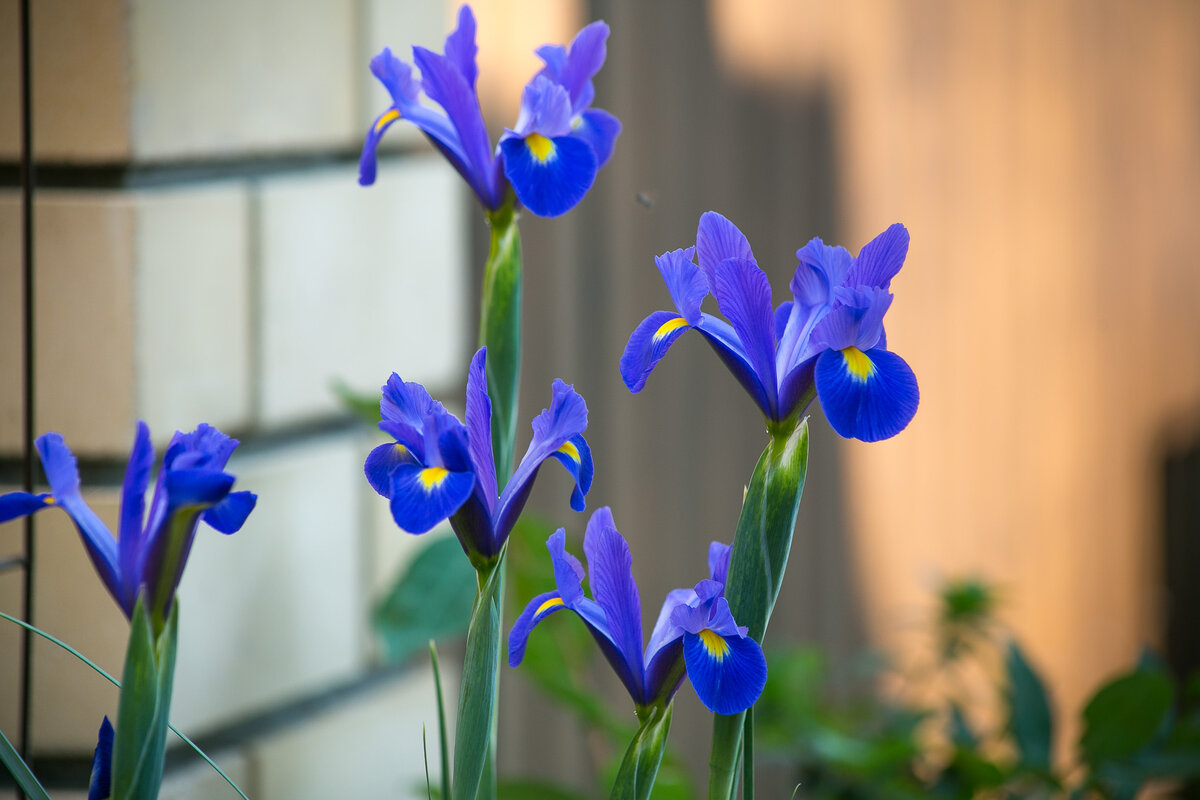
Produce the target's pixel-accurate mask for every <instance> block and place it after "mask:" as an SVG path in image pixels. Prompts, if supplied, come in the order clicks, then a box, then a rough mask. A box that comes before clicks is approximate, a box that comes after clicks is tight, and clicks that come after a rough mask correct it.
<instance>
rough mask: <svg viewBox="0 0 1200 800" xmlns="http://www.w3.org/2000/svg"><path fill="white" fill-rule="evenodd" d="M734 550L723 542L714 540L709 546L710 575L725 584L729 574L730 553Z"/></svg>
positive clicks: (711, 578)
mask: <svg viewBox="0 0 1200 800" xmlns="http://www.w3.org/2000/svg"><path fill="white" fill-rule="evenodd" d="M732 550H733V548H731V547H730V546H729V545H727V544H724V543H722V542H712V543H711V544H709V546H708V577H709V579H710V580H713V581H716V582H717V583H719V584H722V585H724V583H725V577H726V575H728V574H729V554H730V552H731V551H732Z"/></svg>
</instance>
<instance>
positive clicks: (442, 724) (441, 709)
mask: <svg viewBox="0 0 1200 800" xmlns="http://www.w3.org/2000/svg"><path fill="white" fill-rule="evenodd" d="M429 661H430V663H431V664H432V665H433V691H434V694H435V695H436V698H437V715H438V746H439V747H440V748H441V756H442V797H445V798H447V800H448V799H449V798H450V796H451V795H450V748H449V746H448V744H447V737H446V704H445V702H444V701H443V699H442V670H441V668H440V667H439V666H438V654H437V645H436V644H434V641H433V640H432V639H430V640H429ZM426 769H427V771H428V768H426Z"/></svg>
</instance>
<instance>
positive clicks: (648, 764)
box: [609, 704, 674, 800]
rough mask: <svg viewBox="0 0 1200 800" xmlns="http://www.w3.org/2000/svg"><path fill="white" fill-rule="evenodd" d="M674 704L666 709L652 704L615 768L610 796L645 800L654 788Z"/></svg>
mask: <svg viewBox="0 0 1200 800" xmlns="http://www.w3.org/2000/svg"><path fill="white" fill-rule="evenodd" d="M673 708H674V704H671V705H668V706H667V707H666V708H665V709H664V708H662V707H660V706H655V707H654V708H652V709H651V710H650V714H649V716H648V717H647V718H646V721H645V722H643V723H642V727H640V728H639V729H638V732H637V734H636V735H635V736H634V737H633V741H632V742H630V744H629V749H627V750H626V751H625V758H624V759H623V760H622V761H621V767H620V768H619V769H618V770H617V779H616V782H615V783H614V784H613V790H612V794H611V795H609V797H610V798H611V799H612V800H647V798H649V797H650V792H651V791H652V790H653V789H654V779H655V777H656V776H657V775H658V766H659V764H661V763H662V757H663V749H664V748H665V747H666V745H667V732H668V731H669V730H670V729H671V712H672V709H673Z"/></svg>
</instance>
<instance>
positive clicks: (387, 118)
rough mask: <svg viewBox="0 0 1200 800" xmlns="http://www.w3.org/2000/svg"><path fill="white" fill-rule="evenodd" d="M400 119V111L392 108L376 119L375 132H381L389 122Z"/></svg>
mask: <svg viewBox="0 0 1200 800" xmlns="http://www.w3.org/2000/svg"><path fill="white" fill-rule="evenodd" d="M398 119H400V112H399V111H397V110H396V109H394V108H393V109H390V110H388V111H387V113H385V114H384V115H383V116H382V117H380V118H379V119H378V120H376V121H375V132H376V133H379V132H380V131H381V130H383V129H384V128H386V127H387V126H388V123H391V122H394V121H395V120H398Z"/></svg>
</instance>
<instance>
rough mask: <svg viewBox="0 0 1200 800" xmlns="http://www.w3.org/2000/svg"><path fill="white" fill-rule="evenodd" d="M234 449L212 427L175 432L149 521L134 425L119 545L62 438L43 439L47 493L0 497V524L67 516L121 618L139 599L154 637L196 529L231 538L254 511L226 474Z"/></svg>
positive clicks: (149, 449)
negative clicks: (43, 514) (87, 497)
mask: <svg viewBox="0 0 1200 800" xmlns="http://www.w3.org/2000/svg"><path fill="white" fill-rule="evenodd" d="M237 446H238V442H237V440H236V439H231V438H229V437H228V436H226V435H225V434H223V433H221V431H219V430H217V429H216V428H214V427H212V426H211V425H204V424H202V425H200V426H199V427H197V428H196V430H194V431H192V432H191V433H181V432H176V433H175V435H174V436H173V437H172V438H171V441H170V443H169V444H168V445H167V450H166V453H165V454H164V455H163V463H162V469H160V470H159V472H158V481H157V483H156V484H155V487H154V496H153V499H152V500H151V501H150V510H149V514H148V515H147V513H146V507H145V506H146V497H145V496H146V487H147V486H148V485H149V481H150V470H151V468H152V467H153V466H154V446H153V445H152V444H151V443H150V429H149V428H147V427H146V423H144V422H139V423H138V427H137V436H136V438H135V439H134V443H133V450H132V452H131V453H130V454H129V464H128V467H127V468H126V472H125V482H124V486H123V487H122V491H121V511H120V513H121V524H120V537H119V538H114V537H113V535H112V533H111V532H110V531H109V530H108V527H107V526H106V525H105V524H104V523H103V522H102V521H101V520H100V518H99V517H98V516H96V513H95V512H94V511H92V509H91V508H90V507H89V506H88V504H87V503H86V502H85V501H84V499H83V495H82V494H81V493H80V489H79V470H78V468H77V465H76V461H75V456H74V455H73V454H72V453H71V450H70V449H69V448H68V447H67V445H66V443H65V442H64V441H63V437H62V436H60V435H59V434H57V433H47V434H43V435H42V436H39V437H38V439H37V442H36V447H37V452H38V455H39V456H40V457H41V460H42V467H43V469H44V470H45V472H46V480H47V481H48V482H49V484H50V491H49V492H46V493H42V494H30V493H28V492H11V493H9V494H6V495H4V496H2V497H0V522H5V521H7V520H10V519H16V518H17V517H23V516H27V515H29V514H33V513H35V512H37V511H41V510H42V509H44V508H54V507H58V508H61V509H62V510H63V511H65V512H67V515H68V516H69V517H70V518H71V521H72V522H74V523H75V527H76V528H77V529H78V531H79V535H80V538H82V539H83V544H84V547H85V548H86V549H87V553H88V556H89V557H90V558H91V561H92V565H93V566H94V567H95V568H96V572H97V573H98V574H99V575H100V579H101V580H102V581H103V582H104V585H105V587H106V588H107V589H108V591H109V594H111V595H112V596H113V599H114V600H116V601H117V605H119V606H120V607H121V610H122V611H124V612H125V616H126V617H132V616H133V611H134V608H135V607H136V605H137V600H138V596H139V594H144V598H143V599H144V602H145V605H146V610H147V611H148V612H149V613H150V619H151V620H152V621H153V623H154V625H155V630H156V631H157V630H161V628H162V626H163V624H164V623H165V621H166V619H167V617H168V615H169V613H170V610H171V603H172V601H173V599H174V597H175V590H176V589H177V588H178V586H179V581H180V579H181V578H182V577H183V569H184V567H185V566H186V565H187V559H188V554H189V553H190V552H191V549H192V541H193V539H194V538H195V535H196V528H197V526H198V525H199V523H200V521H201V520H204V522H205V523H207V524H208V525H209V526H210V527H212V528H214V529H216V530H218V531H220V532H221V533H234V532H235V531H237V530H239V529H240V528H241V527H242V524H243V523H244V522H245V521H246V517H247V516H249V514H250V512H251V511H253V510H254V505H255V503H256V501H257V497H256V495H254V494H253V493H252V492H235V491H232V489H233V484H234V480H235V478H234V476H233V475H231V474H229V473H228V472H226V471H225V464H226V463H227V462H228V461H229V457H230V456H231V455H232V454H233V451H234V449H235V448H237Z"/></svg>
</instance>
